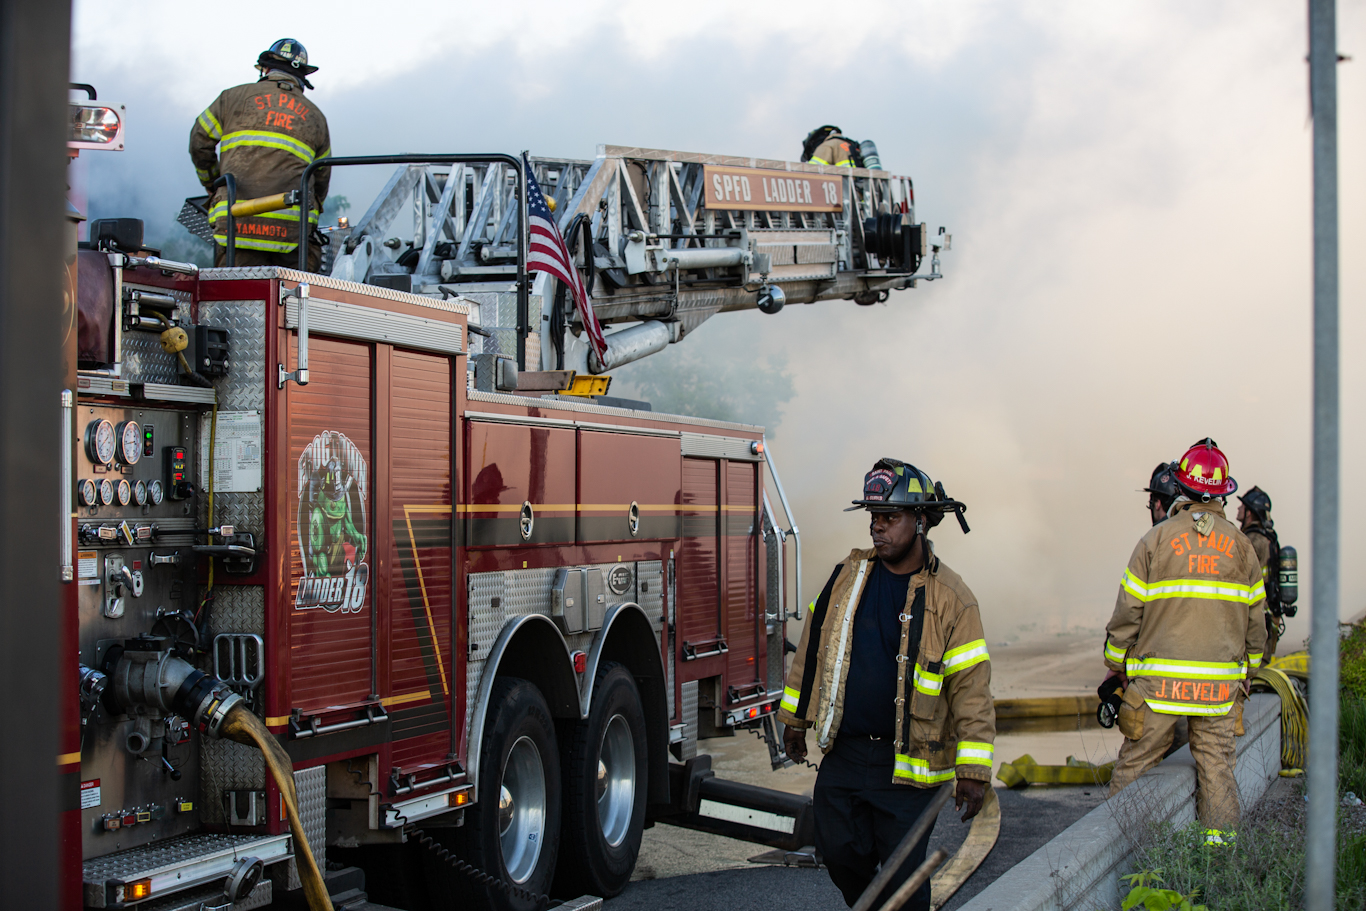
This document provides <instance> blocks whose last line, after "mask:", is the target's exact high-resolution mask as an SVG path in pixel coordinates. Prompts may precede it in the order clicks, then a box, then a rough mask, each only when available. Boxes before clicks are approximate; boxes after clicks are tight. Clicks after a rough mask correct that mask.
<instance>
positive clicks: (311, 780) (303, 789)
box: [294, 765, 327, 870]
mask: <svg viewBox="0 0 1366 911" xmlns="http://www.w3.org/2000/svg"><path fill="white" fill-rule="evenodd" d="M294 787H295V789H296V790H297V791H298V792H299V823H300V825H302V826H303V827H304V835H306V836H308V847H309V850H310V851H311V852H312V854H313V859H314V860H316V861H317V862H318V869H319V870H325V869H327V859H326V857H325V855H326V853H327V852H326V851H325V850H324V849H325V848H326V841H327V766H321V765H320V766H314V767H313V768H311V769H304V770H302V771H299V772H295V773H294Z"/></svg>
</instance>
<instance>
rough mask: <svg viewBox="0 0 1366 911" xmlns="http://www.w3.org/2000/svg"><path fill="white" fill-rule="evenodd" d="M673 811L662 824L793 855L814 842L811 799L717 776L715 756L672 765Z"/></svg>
mask: <svg viewBox="0 0 1366 911" xmlns="http://www.w3.org/2000/svg"><path fill="white" fill-rule="evenodd" d="M669 788H670V793H671V794H673V795H674V801H673V807H674V812H673V813H670V814H669V815H667V816H659V817H657V821H658V822H666V823H668V824H670V825H674V826H681V827H683V828H685V829H697V830H699V831H702V832H711V833H712V834H714V835H724V836H726V837H727V838H736V839H739V840H741V841H750V842H754V843H756V844H761V845H768V846H769V847H773V848H783V849H784V850H788V851H795V850H797V849H799V848H801V847H803V846H805V845H809V844H812V843H813V842H814V841H815V833H816V826H815V820H814V817H813V816H812V812H811V798H809V797H803V796H802V795H800V794H789V793H787V792H786V791H775V790H773V789H772V788H760V787H755V786H754V785H748V784H741V783H740V782H738V781H727V780H726V779H723V778H717V777H716V773H715V772H713V771H712V770H711V757H710V756H708V755H702V756H697V757H695V758H693V759H690V760H688V761H687V762H686V763H681V764H680V763H670V765H669Z"/></svg>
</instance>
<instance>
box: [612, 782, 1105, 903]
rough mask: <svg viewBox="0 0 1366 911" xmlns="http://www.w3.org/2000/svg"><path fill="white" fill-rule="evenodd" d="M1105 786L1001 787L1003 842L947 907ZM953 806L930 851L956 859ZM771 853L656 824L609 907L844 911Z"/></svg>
mask: <svg viewBox="0 0 1366 911" xmlns="http://www.w3.org/2000/svg"><path fill="white" fill-rule="evenodd" d="M1105 793H1106V789H1105V788H1104V787H1045V786H1038V785H1035V786H1033V787H1030V788H1028V789H1025V790H1022V791H1011V790H1007V789H1005V788H997V789H996V795H997V797H999V798H1000V801H1001V835H1000V838H999V839H998V840H997V842H996V847H995V848H994V849H993V850H992V852H991V853H990V854H989V855H987V858H986V860H985V861H983V863H982V865H981V866H980V867H979V868H978V869H977V872H976V873H974V874H973V875H972V877H971V878H970V879H969V880H968V881H967V882H966V883H964V885H963V887H962V889H960V890H959V892H958V894H957V895H955V896H954V897H953V898H952V899H951V900H950V901H949V903H948V904H947V905H945V906H944V908H945V911H952V909H954V908H957V907H959V906H961V905H962V904H963V903H965V902H966V901H967V900H968V899H970V898H971V897H972V896H973V895H976V894H977V892H979V891H980V890H982V889H983V888H985V887H986V886H987V885H988V884H989V883H991V882H993V881H994V880H995V879H996V878H997V877H998V876H1000V875H1001V874H1002V873H1004V872H1005V871H1007V870H1009V869H1010V868H1011V867H1013V866H1014V865H1015V864H1016V863H1018V862H1019V861H1021V860H1023V859H1024V858H1026V857H1028V856H1029V855H1030V854H1032V853H1034V851H1036V850H1037V849H1039V848H1040V847H1042V846H1043V845H1044V844H1045V843H1046V842H1047V841H1048V840H1049V839H1051V838H1052V837H1053V836H1054V835H1057V834H1058V833H1059V832H1061V831H1062V830H1063V829H1065V828H1067V827H1068V826H1070V825H1071V824H1072V823H1073V822H1075V821H1076V820H1078V819H1080V818H1081V817H1082V816H1084V815H1085V814H1086V813H1087V812H1089V811H1090V810H1091V809H1092V808H1093V807H1095V806H1096V805H1098V804H1099V803H1101V801H1103V800H1104V798H1105ZM967 831H968V825H967V824H965V823H962V822H960V821H959V820H958V817H957V816H956V815H955V813H954V809H953V804H952V803H950V804H949V805H948V806H946V807H945V808H944V810H943V812H942V813H941V814H940V816H939V820H938V822H937V823H936V824H935V828H934V833H933V834H932V835H931V836H930V850H934V849H935V848H943V849H944V850H946V851H948V852H949V854H953V852H954V851H956V850H957V849H958V846H959V845H960V844H962V842H963V839H964V838H965V837H966V836H967ZM765 850H767V849H765V848H763V847H761V846H758V845H752V844H748V843H746V842H741V841H734V840H732V839H729V838H721V837H719V836H715V835H708V834H706V833H702V832H694V831H691V830H688V829H678V828H675V827H673V826H666V825H658V826H655V827H654V828H653V829H650V830H648V831H647V832H646V833H645V839H644V842H643V844H642V846H641V856H640V863H639V864H638V865H637V870H636V876H637V880H636V881H635V882H632V883H631V884H630V886H628V887H627V889H626V891H625V892H623V893H622V894H621V895H619V896H617V897H616V898H614V899H612V900H610V901H608V902H606V908H608V909H610V911H634V909H640V911H708V909H716V911H772V909H781V911H835V909H839V908H843V907H844V900H843V898H842V897H841V896H840V893H839V890H838V889H836V888H835V887H834V885H833V884H832V883H831V882H830V877H829V876H828V875H827V874H826V872H825V871H824V870H812V869H809V868H797V867H779V866H772V865H767V864H763V865H761V864H753V863H750V862H749V860H748V858H750V857H753V856H756V855H758V854H760V853H761V852H763V851H765Z"/></svg>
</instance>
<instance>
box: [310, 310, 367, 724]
mask: <svg viewBox="0 0 1366 911" xmlns="http://www.w3.org/2000/svg"><path fill="white" fill-rule="evenodd" d="M294 348H295V345H294V340H293V339H291V344H290V349H291V350H290V357H291V361H290V362H291V363H294V361H293V358H294V357H296V353H295V350H294ZM309 359H310V362H309V369H310V371H311V373H312V377H311V382H310V383H309V384H308V385H307V386H291V387H290V390H289V398H288V401H289V462H288V465H287V474H288V477H289V509H290V512H291V517H290V525H291V531H290V585H289V599H290V600H289V604H287V605H286V610H287V611H288V612H289V638H290V642H289V646H290V665H291V679H290V706H291V707H292V708H298V709H301V710H302V711H303V712H304V714H306V715H307V714H310V713H318V712H322V711H326V710H328V709H333V708H344V707H346V706H351V705H356V704H358V703H362V702H364V701H365V700H366V696H367V695H368V694H371V693H373V692H374V689H373V686H374V679H373V674H374V654H373V653H374V616H373V612H374V600H375V599H374V591H373V588H374V584H373V578H372V575H373V572H374V566H375V551H376V549H377V547H379V546H386V547H387V541H386V542H383V543H382V544H381V542H378V541H376V539H375V538H376V535H375V531H376V529H375V527H374V505H375V504H374V497H373V488H372V484H373V481H374V477H373V474H372V471H371V468H372V466H373V464H374V463H373V449H372V440H371V421H372V409H373V398H372V392H371V390H372V378H373V367H374V356H373V350H372V348H371V346H370V345H368V344H362V343H354V342H341V341H335V340H333V339H329V338H324V337H316V336H315V337H314V338H312V339H310V341H309Z"/></svg>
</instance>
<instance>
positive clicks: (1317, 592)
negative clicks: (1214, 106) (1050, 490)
mask: <svg viewBox="0 0 1366 911" xmlns="http://www.w3.org/2000/svg"><path fill="white" fill-rule="evenodd" d="M1336 32H1337V29H1336V23H1335V7H1334V0H1309V97H1310V106H1311V114H1312V116H1313V118H1314V454H1313V459H1314V467H1313V501H1312V503H1313V506H1312V510H1313V530H1312V533H1311V541H1312V542H1313V554H1312V555H1311V561H1310V578H1312V579H1313V582H1314V596H1313V600H1312V611H1313V615H1312V629H1311V636H1312V639H1311V641H1310V683H1309V703H1310V705H1309V819H1311V820H1313V824H1312V825H1310V826H1308V831H1307V833H1306V836H1307V840H1308V843H1307V849H1308V850H1307V854H1308V856H1307V860H1306V864H1305V866H1306V870H1305V874H1306V875H1305V881H1306V886H1307V894H1306V902H1305V909H1306V911H1332V908H1333V907H1334V904H1335V899H1334V892H1335V888H1334V887H1335V884H1336V882H1337V876H1336V869H1335V868H1336V861H1337V856H1336V851H1337V803H1338V800H1337V796H1338V787H1337V779H1338V521H1339V520H1338V448H1339V445H1338V122H1337V107H1338V98H1337V61H1338V55H1337V34H1336Z"/></svg>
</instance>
